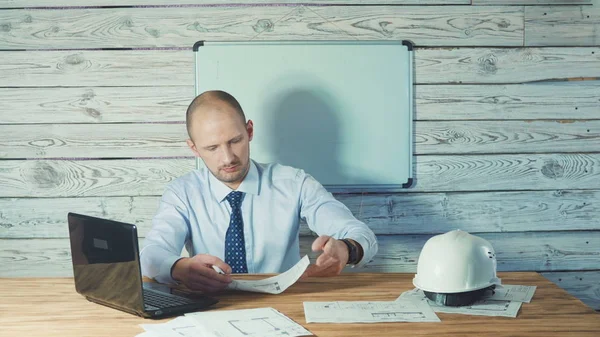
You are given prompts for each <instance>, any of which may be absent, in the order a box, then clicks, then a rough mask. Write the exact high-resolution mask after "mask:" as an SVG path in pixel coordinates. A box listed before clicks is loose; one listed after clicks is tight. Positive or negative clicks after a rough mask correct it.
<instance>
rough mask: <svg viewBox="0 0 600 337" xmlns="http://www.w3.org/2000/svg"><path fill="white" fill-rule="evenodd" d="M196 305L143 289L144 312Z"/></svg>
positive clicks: (189, 300)
mask: <svg viewBox="0 0 600 337" xmlns="http://www.w3.org/2000/svg"><path fill="white" fill-rule="evenodd" d="M192 303H196V302H195V301H193V300H191V299H189V298H185V297H181V296H177V295H172V294H165V293H163V292H160V291H155V290H152V289H144V306H145V307H146V310H156V309H162V308H170V307H176V306H180V305H186V304H192Z"/></svg>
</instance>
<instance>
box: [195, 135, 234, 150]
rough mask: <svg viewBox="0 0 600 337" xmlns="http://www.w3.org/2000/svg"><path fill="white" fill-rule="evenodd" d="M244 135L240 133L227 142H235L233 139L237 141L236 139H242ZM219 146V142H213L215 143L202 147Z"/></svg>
mask: <svg viewBox="0 0 600 337" xmlns="http://www.w3.org/2000/svg"><path fill="white" fill-rule="evenodd" d="M243 137H244V135H243V134H241V133H240V134H239V135H237V136H235V137H233V138H231V139H229V140H228V141H227V142H228V143H230V142H233V141H235V140H239V139H242V138H243ZM218 146H219V144H213V145H206V146H203V147H202V148H203V149H210V148H211V147H218Z"/></svg>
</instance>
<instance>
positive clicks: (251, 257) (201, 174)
mask: <svg viewBox="0 0 600 337" xmlns="http://www.w3.org/2000/svg"><path fill="white" fill-rule="evenodd" d="M231 191H232V190H231V189H230V188H229V187H227V185H225V184H223V183H222V182H221V181H219V180H218V179H216V178H215V177H214V176H213V175H212V173H210V171H209V170H208V169H206V168H202V169H199V170H194V171H192V172H190V173H188V174H186V175H184V176H182V177H180V178H178V179H176V180H174V181H173V182H171V183H170V184H169V185H168V186H167V188H166V190H165V192H164V194H163V196H162V199H161V201H160V205H159V208H158V212H157V214H156V216H155V217H154V218H153V220H152V229H151V230H150V231H149V232H148V234H147V235H146V239H145V242H144V248H143V249H142V251H141V253H140V259H141V264H142V274H143V275H145V276H148V277H151V278H155V279H156V280H157V281H159V282H162V283H172V282H174V280H173V279H172V278H171V267H172V266H173V264H174V263H175V262H176V261H177V260H178V259H179V258H181V252H182V249H183V246H184V244H185V247H186V249H187V251H188V252H189V253H190V255H191V256H193V255H196V254H210V255H213V256H216V257H218V258H220V259H222V260H225V259H224V256H225V252H224V249H225V233H226V232H227V227H228V226H229V216H230V214H231V207H230V206H229V203H228V202H227V200H226V199H225V197H226V196H227V194H229V192H231ZM237 191H240V192H244V193H245V194H246V195H245V196H244V200H243V202H242V207H241V210H242V218H243V222H244V238H245V246H246V259H247V262H248V272H249V273H279V272H284V271H286V270H288V269H289V268H291V267H292V266H294V265H295V264H296V263H297V262H298V261H299V260H300V257H301V256H300V246H299V238H298V235H299V229H300V219H301V218H302V219H305V220H306V223H307V224H308V226H309V227H310V229H311V230H312V231H314V232H316V233H317V234H319V235H329V236H332V237H334V238H336V239H342V238H349V239H353V240H355V241H356V242H358V243H359V244H360V245H361V246H362V247H363V250H364V256H363V259H362V260H361V262H360V263H359V264H358V265H357V266H362V265H364V264H366V263H368V262H369V261H370V260H371V259H372V258H373V256H374V255H375V254H376V253H377V249H378V245H377V239H376V237H375V235H374V233H373V232H372V231H371V229H369V227H367V225H365V224H364V223H363V222H361V221H358V220H357V219H356V218H355V217H354V216H353V215H352V213H351V212H350V210H349V209H348V208H347V207H346V206H345V205H344V204H342V203H341V202H339V201H338V200H337V199H335V198H334V197H333V195H332V194H331V193H330V192H328V191H327V190H326V189H325V188H324V187H323V186H322V185H321V184H320V183H319V182H317V181H316V180H315V179H314V178H313V177H312V176H310V175H309V174H307V173H305V172H304V171H303V170H301V169H296V168H292V167H289V166H283V165H280V164H258V163H256V162H254V161H252V160H251V161H250V169H249V171H248V174H247V175H246V178H245V179H244V181H243V182H242V183H241V184H240V186H239V187H238V189H237ZM304 253H308V252H304Z"/></svg>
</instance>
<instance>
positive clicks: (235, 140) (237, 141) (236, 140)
mask: <svg viewBox="0 0 600 337" xmlns="http://www.w3.org/2000/svg"><path fill="white" fill-rule="evenodd" d="M241 141H242V140H241V139H240V138H238V139H234V140H232V141H231V142H232V143H233V144H236V143H239V142H241Z"/></svg>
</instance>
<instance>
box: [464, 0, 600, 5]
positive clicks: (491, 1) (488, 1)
mask: <svg viewBox="0 0 600 337" xmlns="http://www.w3.org/2000/svg"><path fill="white" fill-rule="evenodd" d="M591 3H592V0H471V4H472V5H475V6H479V5H496V6H506V5H527V6H532V5H542V6H543V5H578V4H582V5H589V4H591Z"/></svg>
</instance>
